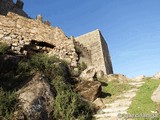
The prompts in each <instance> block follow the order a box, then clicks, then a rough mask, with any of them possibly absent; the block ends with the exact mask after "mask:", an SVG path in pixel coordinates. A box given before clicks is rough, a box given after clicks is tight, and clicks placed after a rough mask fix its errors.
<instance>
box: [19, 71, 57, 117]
mask: <svg viewBox="0 0 160 120" xmlns="http://www.w3.org/2000/svg"><path fill="white" fill-rule="evenodd" d="M18 94H19V97H18V98H19V100H20V105H21V106H22V110H23V113H24V114H25V115H26V116H27V117H29V119H30V120H39V119H44V120H48V119H49V118H50V117H51V116H50V113H52V110H53V105H54V98H55V97H54V90H52V89H51V87H50V85H49V83H48V79H47V78H46V77H45V76H44V75H43V74H41V73H36V74H35V75H34V76H33V77H32V78H29V82H28V83H27V84H25V86H24V87H22V89H20V90H19V91H18Z"/></svg>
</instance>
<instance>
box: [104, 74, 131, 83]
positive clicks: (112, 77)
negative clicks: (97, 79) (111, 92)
mask: <svg viewBox="0 0 160 120" xmlns="http://www.w3.org/2000/svg"><path fill="white" fill-rule="evenodd" d="M104 77H105V78H106V79H107V81H108V82H111V81H117V82H119V83H126V82H128V80H129V79H128V78H127V77H126V76H125V75H122V74H109V75H107V76H104Z"/></svg>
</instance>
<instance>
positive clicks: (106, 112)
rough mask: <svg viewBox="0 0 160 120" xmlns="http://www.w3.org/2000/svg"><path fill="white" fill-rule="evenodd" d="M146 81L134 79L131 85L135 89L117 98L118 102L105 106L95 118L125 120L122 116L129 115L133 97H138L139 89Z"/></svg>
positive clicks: (98, 119) (99, 119) (97, 119)
mask: <svg viewBox="0 0 160 120" xmlns="http://www.w3.org/2000/svg"><path fill="white" fill-rule="evenodd" d="M143 83H144V81H143V80H142V79H133V80H131V81H130V82H129V84H131V85H133V86H134V87H133V88H132V89H131V90H129V91H124V92H123V94H121V95H119V96H117V100H116V101H113V102H112V103H109V104H108V103H107V104H105V106H106V107H105V108H104V109H102V110H100V111H98V113H97V114H96V115H94V117H95V118H96V120H123V118H122V116H123V115H122V114H127V109H128V108H129V106H130V105H131V103H132V99H133V97H134V96H135V95H136V92H137V91H138V89H139V87H140V86H142V85H143Z"/></svg>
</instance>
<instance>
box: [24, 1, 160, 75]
mask: <svg viewBox="0 0 160 120" xmlns="http://www.w3.org/2000/svg"><path fill="white" fill-rule="evenodd" d="M23 1H24V3H25V4H24V10H25V11H26V12H27V13H28V14H29V16H31V17H32V18H35V17H36V15H38V14H41V15H42V16H43V18H44V20H49V21H50V22H51V24H52V25H53V26H58V27H60V28H62V30H63V31H64V32H65V34H66V35H67V36H75V37H76V36H79V35H82V34H84V33H87V32H90V31H92V30H95V29H100V30H101V32H102V34H103V36H104V38H105V40H106V42H107V43H108V46H109V50H110V55H111V58H112V64H113V69H114V72H115V73H121V74H125V75H127V76H128V77H134V76H137V75H141V74H144V75H146V76H151V75H153V74H155V73H156V72H158V71H160V7H159V6H160V0H34V1H33V0H23Z"/></svg>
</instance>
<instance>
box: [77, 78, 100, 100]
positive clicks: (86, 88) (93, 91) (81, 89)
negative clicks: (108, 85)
mask: <svg viewBox="0 0 160 120" xmlns="http://www.w3.org/2000/svg"><path fill="white" fill-rule="evenodd" d="M75 89H76V91H78V93H79V94H80V95H81V96H82V97H83V98H85V99H86V100H88V101H91V102H93V101H94V100H95V99H96V98H97V97H98V96H99V95H100V93H101V89H102V88H101V83H100V82H98V81H81V82H79V83H77V84H76V87H75Z"/></svg>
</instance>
